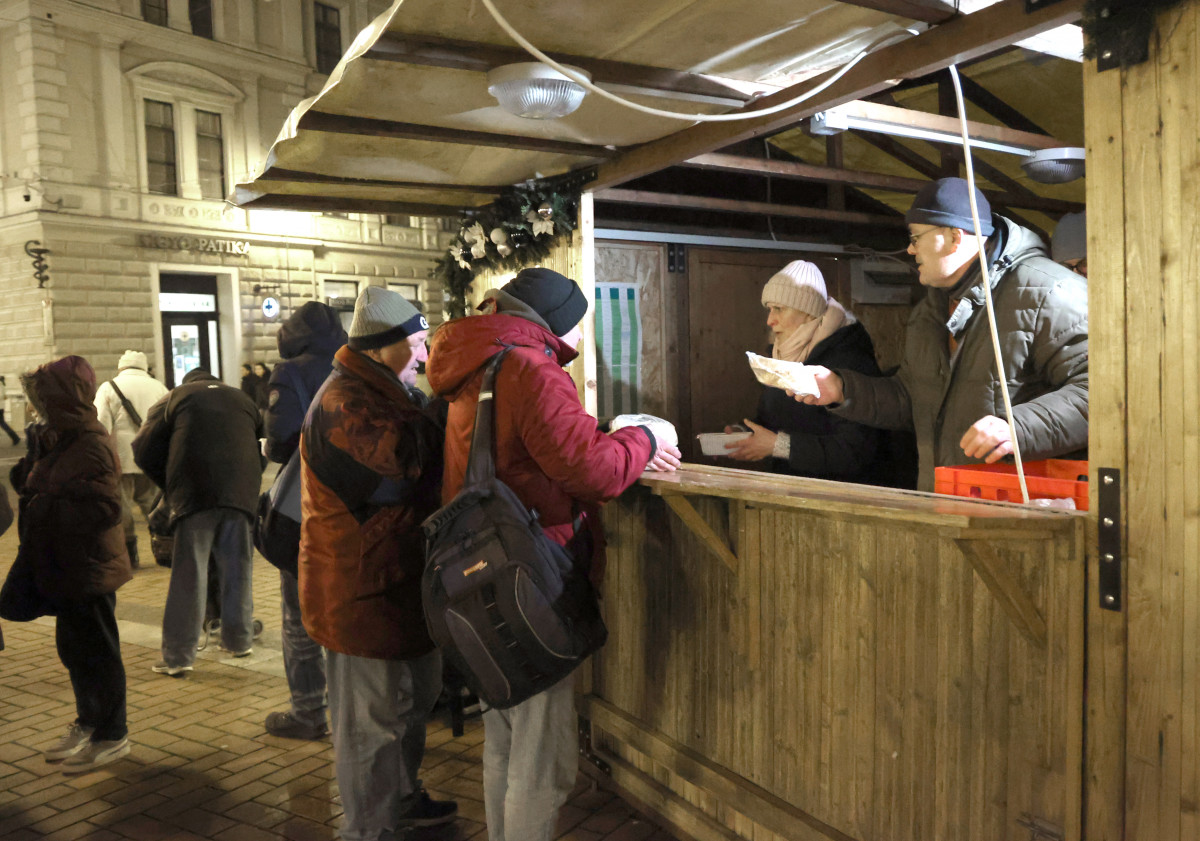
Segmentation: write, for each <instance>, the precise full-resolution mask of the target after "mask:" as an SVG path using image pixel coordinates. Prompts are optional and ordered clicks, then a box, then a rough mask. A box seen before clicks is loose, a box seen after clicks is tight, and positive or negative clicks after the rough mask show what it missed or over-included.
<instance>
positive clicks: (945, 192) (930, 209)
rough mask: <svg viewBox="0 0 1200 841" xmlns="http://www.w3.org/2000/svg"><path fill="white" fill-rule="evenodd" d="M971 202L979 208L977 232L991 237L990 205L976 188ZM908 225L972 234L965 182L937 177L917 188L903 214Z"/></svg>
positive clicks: (971, 220) (969, 205)
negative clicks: (945, 228) (954, 229)
mask: <svg viewBox="0 0 1200 841" xmlns="http://www.w3.org/2000/svg"><path fill="white" fill-rule="evenodd" d="M975 201H976V203H977V204H978V205H979V226H980V227H981V228H982V229H983V230H981V231H980V232H979V233H981V234H983V235H984V236H985V237H990V236H991V235H992V206H991V205H990V204H988V200H987V199H986V198H984V196H983V193H981V192H979V189H978V188H976V190H975ZM904 221H905V223H907V224H910V225H936V226H938V227H943V226H944V227H947V228H962V229H963V230H964V231H966V232H968V233H972V234H973V233H975V221H974V220H973V219H972V218H971V199H970V197H969V195H968V193H967V182H966V180H964V179H962V178H940V179H938V180H937V181H931V182H929V183H928V184H926V185H925V186H924V187H922V188H921V191H920V192H919V193H917V197H916V198H915V199H913V203H912V207H910V208H909V209H908V213H906V214H905V215H904Z"/></svg>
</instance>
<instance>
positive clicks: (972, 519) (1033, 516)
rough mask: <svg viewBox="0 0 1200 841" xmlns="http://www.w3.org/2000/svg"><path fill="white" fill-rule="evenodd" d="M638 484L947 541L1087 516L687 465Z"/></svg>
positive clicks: (1065, 526)
mask: <svg viewBox="0 0 1200 841" xmlns="http://www.w3.org/2000/svg"><path fill="white" fill-rule="evenodd" d="M640 483H641V484H642V485H645V486H647V487H649V488H650V489H651V490H653V492H654V493H656V494H658V495H660V496H665V495H672V494H684V495H693V496H712V497H724V498H726V499H735V500H741V501H743V502H747V503H757V504H760V505H769V506H772V507H778V508H795V509H801V510H806V511H814V512H821V513H826V514H829V515H831V516H834V517H837V518H839V519H856V520H862V519H865V520H893V521H896V522H897V523H904V524H908V525H912V526H921V527H933V528H935V529H938V530H939V531H941V532H942V534H943V536H945V537H956V538H960V539H961V538H970V537H992V538H1000V537H1014V538H1039V537H1042V538H1044V537H1050V536H1052V535H1054V534H1060V533H1063V532H1069V531H1071V530H1073V529H1075V528H1076V527H1077V526H1078V524H1079V521H1080V520H1081V519H1084V518H1086V512H1083V511H1065V510H1062V509H1057V508H1038V507H1034V506H1027V505H1021V504H1018V503H1011V502H993V501H990V500H973V499H964V498H962V497H954V496H945V495H942V494H932V493H922V492H920V491H901V490H894V489H891V488H878V487H873V486H871V485H857V484H851V483H847V482H831V481H826V480H823V479H806V478H802V477H798V476H781V475H778V474H774V473H764V472H761V471H756V470H738V469H734V468H728V467H710V466H706V465H700V464H690V463H684V464H683V465H682V466H681V467H680V469H679V470H677V471H675V472H674V473H646V474H644V475H643V476H642V478H641V480H640Z"/></svg>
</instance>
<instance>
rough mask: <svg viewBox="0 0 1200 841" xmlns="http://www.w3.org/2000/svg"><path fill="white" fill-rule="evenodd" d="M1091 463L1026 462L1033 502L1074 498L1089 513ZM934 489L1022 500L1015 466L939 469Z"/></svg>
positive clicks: (1065, 460) (958, 494)
mask: <svg viewBox="0 0 1200 841" xmlns="http://www.w3.org/2000/svg"><path fill="white" fill-rule="evenodd" d="M1087 475H1088V463H1087V462H1086V461H1070V460H1067V459H1058V458H1048V459H1045V460H1043V461H1027V462H1025V486H1026V488H1028V490H1029V498H1030V499H1073V500H1075V508H1076V509H1078V510H1079V511H1087V510H1088V484H1087ZM933 489H934V491H936V492H937V493H940V494H948V495H950V496H966V497H973V498H975V499H996V500H1000V501H1003V502H1020V501H1021V484H1020V482H1018V481H1017V466H1016V465H1015V464H971V465H964V466H962V467H938V468H936V469H935V470H934V471H933Z"/></svg>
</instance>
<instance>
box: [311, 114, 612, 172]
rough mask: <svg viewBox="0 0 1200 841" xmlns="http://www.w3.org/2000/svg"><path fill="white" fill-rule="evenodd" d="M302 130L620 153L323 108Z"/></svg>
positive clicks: (591, 154)
mask: <svg viewBox="0 0 1200 841" xmlns="http://www.w3.org/2000/svg"><path fill="white" fill-rule="evenodd" d="M299 129H300V130H301V131H324V132H334V133H339V134H361V135H366V136H369V137H390V138H396V139H400V140H426V141H429V142H431V143H462V144H465V145H468V146H492V147H498V148H501V149H524V150H526V151H531V152H549V153H553V154H560V155H573V156H576V157H583V158H597V159H602V160H603V159H608V158H612V157H615V156H616V155H618V154H619V152H617V151H616V150H613V149H609V148H607V147H605V146H596V145H592V144H588V143H574V142H571V141H568V140H550V139H547V138H544V137H527V136H525V135H516V134H497V133H495V132H487V131H469V130H466V129H455V128H445V127H444V126H427V125H418V124H416V123H400V122H396V121H394V120H378V119H374V118H372V117H350V116H346V115H345V114H329V113H326V112H324V111H307V112H305V114H304V116H303V117H301V118H300V125H299Z"/></svg>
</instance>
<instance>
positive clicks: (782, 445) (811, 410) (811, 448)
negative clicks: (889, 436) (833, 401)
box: [726, 260, 883, 482]
mask: <svg viewBox="0 0 1200 841" xmlns="http://www.w3.org/2000/svg"><path fill="white" fill-rule="evenodd" d="M762 303H763V306H764V307H766V308H767V327H769V328H770V330H771V332H772V334H773V336H774V347H773V349H772V356H774V357H775V358H776V359H783V360H785V361H788V362H803V363H806V364H809V365H818V364H819V365H826V366H829V367H837V368H848V369H851V370H854V371H859V372H861V373H863V374H865V375H867V376H872V377H876V376H879V374H880V371H879V366H878V365H877V364H876V362H875V347H874V345H873V344H872V343H871V337H870V336H869V335H868V334H867V331H866V329H865V328H864V327H863V326H862V324H861V323H859V322H858V321H857V320H856V319H855V318H854V316H853V315H852V314H851V313H849V312H847V311H846V310H845V308H843V307H842V305H841V304H839V303H838V302H837V301H836V300H834V299H833V298H831V297H829V294H828V293H827V292H826V289H825V278H824V277H822V276H821V270H820V269H818V268H817V267H816V266H815V265H814V264H812V263H809V262H806V261H804V260H794V261H792V262H791V263H788V264H787V265H786V266H784V267H783V268H782V269H780V270H779V271H778V272H776V273H775V274H774V275H773V276H772V277H771V279H770V280H768V281H767V284H766V286H764V287H763V291H762ZM745 424H746V426H747V427H748V428H749V429H750V430H751V431H752V433H753V434H752V435H751V436H750V437H749V438H746V439H744V440H742V441H738V442H736V443H733V444H730V445H728V449H729V457H730V458H734V459H737V460H739V461H761V460H763V459H769V460H770V461H769V464H770V468H771V470H772V471H774V472H776V473H790V474H792V475H794V476H811V477H813V478H817V479H835V480H838V481H842V482H859V481H864V480H866V479H868V477H870V476H871V474H872V473H873V471H874V469H875V462H876V458H877V456H878V455H879V454H880V439H881V437H882V435H883V433H882V432H881V431H880V430H877V429H873V428H872V427H869V426H864V425H862V424H859V423H854V422H852V421H848V420H845V419H843V418H839V417H837V416H836V415H833V414H830V413H829V412H828V411H827V410H825V409H823V408H820V407H818V406H807V405H804V404H803V403H797V402H796V401H795V400H793V399H792V398H790V397H788V395H787V393H786V392H785V391H783V389H779V388H766V389H764V390H763V394H762V397H761V398H759V401H758V412H757V414H756V415H755V418H754V420H749V419H747V420H746V421H745ZM726 431H727V432H729V431H732V428H731V427H727V428H726Z"/></svg>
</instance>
